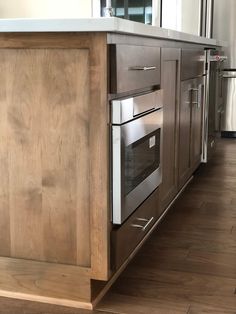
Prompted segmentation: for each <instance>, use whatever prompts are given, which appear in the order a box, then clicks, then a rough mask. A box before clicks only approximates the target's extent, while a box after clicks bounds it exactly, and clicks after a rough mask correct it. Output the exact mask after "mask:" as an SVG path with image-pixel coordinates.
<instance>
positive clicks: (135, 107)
mask: <svg viewBox="0 0 236 314" xmlns="http://www.w3.org/2000/svg"><path fill="white" fill-rule="evenodd" d="M162 106H163V104H162V91H161V90H157V91H152V92H149V93H146V94H142V95H140V96H135V97H129V98H125V99H119V100H113V101H112V102H111V114H112V208H113V210H112V221H113V223H114V224H122V223H123V222H124V221H125V220H126V219H127V218H128V217H129V216H130V214H132V213H133V212H134V211H135V209H137V207H138V206H139V205H140V204H141V203H142V202H143V201H144V200H145V199H146V198H147V197H148V196H149V195H150V194H151V193H152V192H153V191H154V190H155V189H156V188H157V187H158V186H159V185H160V183H161V180H162V167H161V161H162V124H163V112H162V111H163V110H162Z"/></svg>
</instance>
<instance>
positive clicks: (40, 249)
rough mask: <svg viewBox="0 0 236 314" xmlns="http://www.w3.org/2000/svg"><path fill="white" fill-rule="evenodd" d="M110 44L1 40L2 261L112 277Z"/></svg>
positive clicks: (96, 37) (93, 39)
mask: <svg viewBox="0 0 236 314" xmlns="http://www.w3.org/2000/svg"><path fill="white" fill-rule="evenodd" d="M106 40H107V37H106V34H105V33H100V34H98V33H97V34H93V33H89V34H88V33H79V34H78V33H77V34H75V33H67V34H62V33H61V34H60V33H50V34H48V33H47V34H46V33H37V34H27V33H21V34H10V33H9V34H1V35H0V47H1V51H0V57H1V58H0V68H1V69H2V71H1V73H0V81H1V83H2V84H1V86H2V89H1V92H0V97H1V99H0V101H1V103H2V104H3V106H2V107H1V109H0V110H1V117H0V121H1V126H0V129H1V130H2V132H1V135H0V136H1V144H4V145H2V146H1V148H0V160H1V161H2V163H1V166H0V173H1V174H2V180H3V182H4V187H3V186H1V190H0V218H1V225H2V228H1V231H0V239H3V241H4V242H3V241H2V242H1V244H0V254H1V255H9V256H14V257H21V258H31V259H37V260H45V261H50V262H61V263H70V264H79V265H82V266H85V267H90V266H91V265H92V268H93V269H94V272H93V277H94V278H95V279H96V278H97V279H107V278H108V277H109V264H110V262H109V232H110V217H109V197H108V195H109V188H108V186H109V182H108V177H109V173H108V172H109V162H108V160H109V136H108V135H109V126H108V115H109V114H108V106H107V42H106ZM8 48H10V49H8ZM19 48H20V49H19ZM22 48H24V49H22ZM91 195H92V197H90V196H91ZM18 222H19V223H18ZM3 226H4V227H3ZM90 228H91V229H92V232H91V233H90ZM90 235H91V237H90ZM10 238H11V239H10ZM10 241H11V246H10Z"/></svg>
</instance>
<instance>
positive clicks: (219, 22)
mask: <svg viewBox="0 0 236 314" xmlns="http://www.w3.org/2000/svg"><path fill="white" fill-rule="evenodd" d="M213 37H214V38H216V39H219V40H224V41H226V42H227V45H226V47H225V48H224V50H225V54H226V55H227V60H226V62H225V63H224V73H223V105H224V106H223V108H222V109H221V126H220V129H221V134H222V136H233V137H236V109H235V108H236V94H235V87H236V80H235V78H236V76H235V74H236V1H235V0H224V1H222V0H214V15H213Z"/></svg>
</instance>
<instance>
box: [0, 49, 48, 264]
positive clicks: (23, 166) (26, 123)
mask: <svg viewBox="0 0 236 314" xmlns="http://www.w3.org/2000/svg"><path fill="white" fill-rule="evenodd" d="M1 53H2V54H5V60H6V64H7V69H6V73H1V75H6V79H7V90H6V102H5V107H6V111H7V128H8V132H7V137H8V143H9V144H8V150H9V205H10V206H9V211H10V228H11V256H13V257H20V258H24V257H27V258H29V259H38V260H42V259H43V238H42V227H43V225H42V184H41V173H42V169H41V145H40V131H39V130H40V128H41V125H40V121H41V119H40V100H39V98H38V95H39V84H38V83H39V81H38V77H39V71H40V69H39V67H38V66H35V65H38V62H39V58H40V56H39V54H31V53H30V52H29V51H27V50H21V51H17V52H16V51H14V50H4V51H2V52H1ZM4 149H7V148H6V147H5V148H4Z"/></svg>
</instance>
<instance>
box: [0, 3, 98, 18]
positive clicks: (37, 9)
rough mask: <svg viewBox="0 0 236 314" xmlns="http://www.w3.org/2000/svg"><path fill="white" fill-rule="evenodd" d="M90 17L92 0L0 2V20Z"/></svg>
mask: <svg viewBox="0 0 236 314" xmlns="http://www.w3.org/2000/svg"><path fill="white" fill-rule="evenodd" d="M91 16H92V0H0V18H24V17H30V18H31V17H33V18H70V17H71V18H77V17H91Z"/></svg>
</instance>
